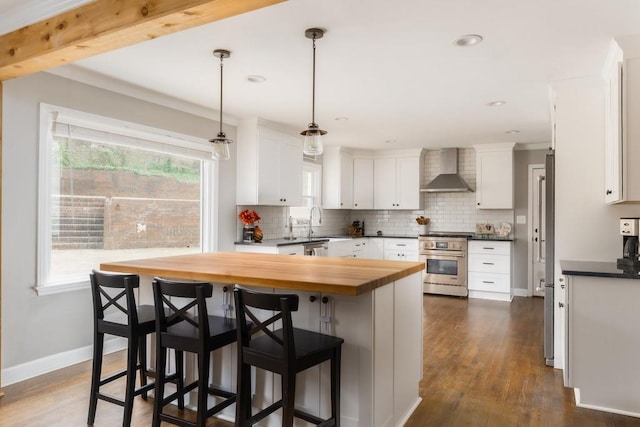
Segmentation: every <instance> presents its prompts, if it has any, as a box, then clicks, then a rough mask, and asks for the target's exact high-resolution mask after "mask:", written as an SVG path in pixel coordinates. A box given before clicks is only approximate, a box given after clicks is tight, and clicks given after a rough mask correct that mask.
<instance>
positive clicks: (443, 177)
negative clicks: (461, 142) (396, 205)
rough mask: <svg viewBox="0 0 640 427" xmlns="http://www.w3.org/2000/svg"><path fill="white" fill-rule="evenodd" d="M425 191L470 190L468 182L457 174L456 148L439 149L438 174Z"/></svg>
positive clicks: (458, 191)
mask: <svg viewBox="0 0 640 427" xmlns="http://www.w3.org/2000/svg"><path fill="white" fill-rule="evenodd" d="M420 191H421V192H425V193H462V192H472V191H473V190H472V189H471V187H469V184H467V183H466V181H465V180H464V179H463V178H462V177H461V176H460V175H458V149H457V148H443V149H441V150H440V175H438V176H436V177H435V178H434V179H433V181H431V182H430V183H429V184H427V186H426V187H425V188H422V189H420Z"/></svg>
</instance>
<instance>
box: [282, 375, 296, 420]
mask: <svg viewBox="0 0 640 427" xmlns="http://www.w3.org/2000/svg"><path fill="white" fill-rule="evenodd" d="M295 403H296V373H295V372H289V373H286V374H283V375H282V427H293V414H294V410H295Z"/></svg>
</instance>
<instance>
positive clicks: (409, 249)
mask: <svg viewBox="0 0 640 427" xmlns="http://www.w3.org/2000/svg"><path fill="white" fill-rule="evenodd" d="M383 245H384V246H383V247H384V259H390V260H396V261H418V239H395V238H385V239H384V243H383Z"/></svg>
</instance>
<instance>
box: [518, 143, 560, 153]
mask: <svg viewBox="0 0 640 427" xmlns="http://www.w3.org/2000/svg"><path fill="white" fill-rule="evenodd" d="M550 148H551V142H517V143H516V146H515V147H514V148H513V150H514V151H528V150H548V149H550Z"/></svg>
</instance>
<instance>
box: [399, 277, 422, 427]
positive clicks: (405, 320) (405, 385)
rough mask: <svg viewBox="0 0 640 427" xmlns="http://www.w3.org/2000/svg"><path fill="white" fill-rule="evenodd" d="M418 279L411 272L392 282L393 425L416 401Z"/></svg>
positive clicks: (419, 325)
mask: <svg viewBox="0 0 640 427" xmlns="http://www.w3.org/2000/svg"><path fill="white" fill-rule="evenodd" d="M422 300H423V294H422V280H421V275H420V274H413V275H411V276H408V277H405V278H403V279H400V280H398V281H397V282H395V284H394V336H393V344H394V358H393V365H394V379H393V395H394V396H393V398H394V425H396V426H399V425H404V423H405V422H406V421H407V420H408V419H409V417H410V416H411V414H412V413H413V411H414V410H415V409H416V407H417V406H418V404H419V403H420V401H421V400H422V399H421V397H420V390H419V388H420V379H421V378H422V371H423V369H422V361H423V357H422V338H423V331H422V327H423V321H422V319H423V313H422Z"/></svg>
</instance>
